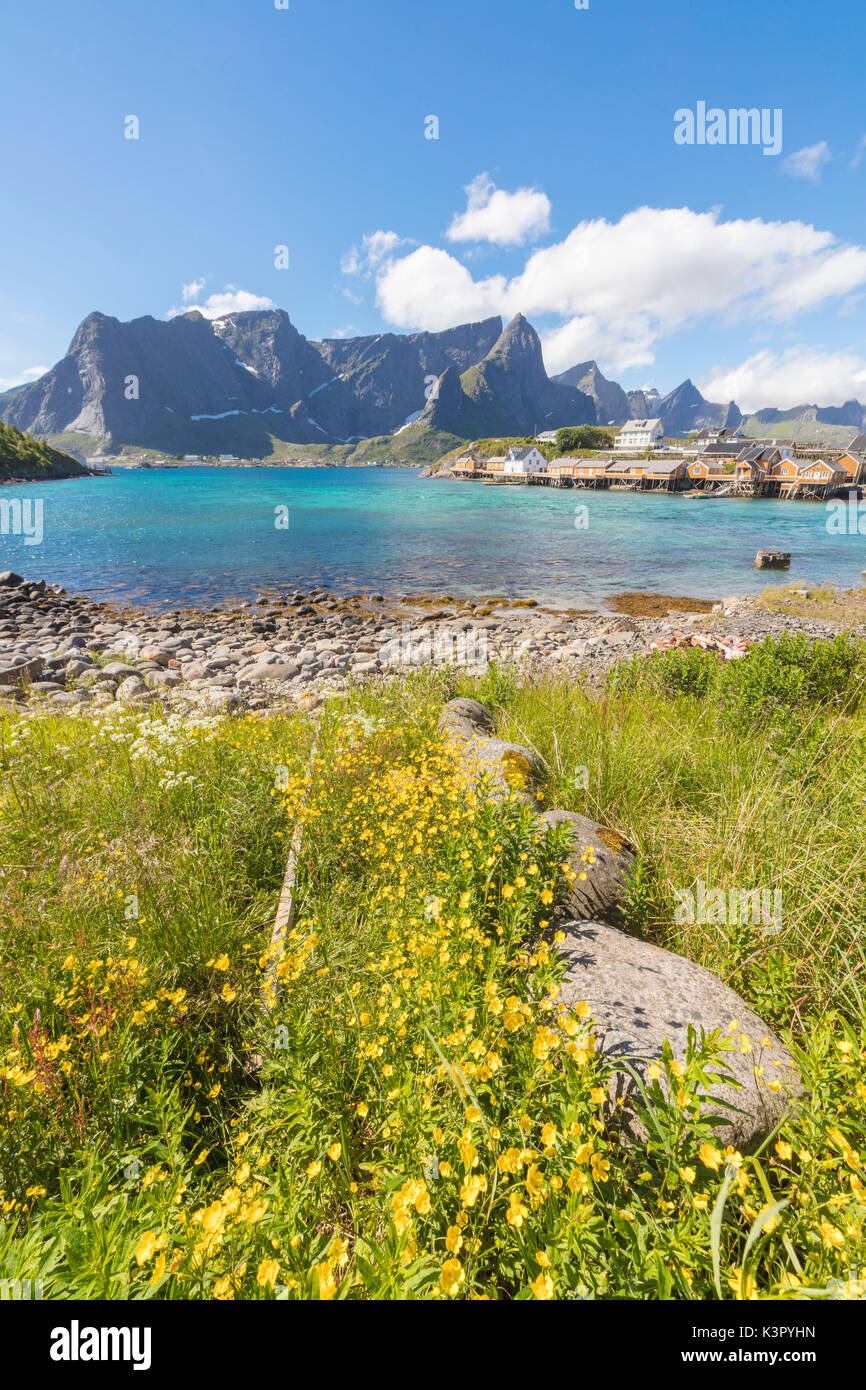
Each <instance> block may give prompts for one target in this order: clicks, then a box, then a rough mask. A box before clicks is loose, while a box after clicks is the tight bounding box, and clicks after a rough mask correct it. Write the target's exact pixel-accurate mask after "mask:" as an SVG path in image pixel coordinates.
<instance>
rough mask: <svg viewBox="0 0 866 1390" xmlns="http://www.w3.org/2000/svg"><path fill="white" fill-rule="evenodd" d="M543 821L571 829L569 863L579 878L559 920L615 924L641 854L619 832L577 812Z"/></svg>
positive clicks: (550, 814)
mask: <svg viewBox="0 0 866 1390" xmlns="http://www.w3.org/2000/svg"><path fill="white" fill-rule="evenodd" d="M540 820H541V821H542V822H543V823H544V824H545V825H548V826H553V825H561V824H563V822H565V823H567V824H568V825H570V827H571V848H570V850H569V853H568V862H569V864H570V865H571V867H572V869H573V870H574V872H575V873H576V874H577V878H576V879H575V881H574V883H573V884H572V885H571V888H570V889H569V891H568V895H567V897H566V898H565V899H564V901H563V902H562V904H561V906H560V907H558V908H557V916H563V915H564V916H566V917H569V918H576V919H578V920H581V919H582V918H593V917H600V918H602V919H603V920H609V919H610V918H614V920H615V919H616V918H617V917H618V916H619V913H620V910H621V908H622V905H623V902H624V901H625V898H626V895H627V893H628V885H629V878H630V877H631V874H632V872H633V870H634V865H635V856H636V853H637V852H636V850H635V848H634V845H632V844H631V843H630V842H629V841H628V840H627V839H626V838H625V836H624V835H621V834H620V833H619V831H618V830H611V829H610V828H609V827H608V826H604V825H598V824H597V822H596V821H593V820H589V819H588V818H587V817H586V816H579V815H577V813H576V812H574V811H545V812H544V814H543V815H542V816H541V817H540ZM590 860H591V861H592V862H589V861H590ZM581 874H583V875H584V877H583V878H581Z"/></svg>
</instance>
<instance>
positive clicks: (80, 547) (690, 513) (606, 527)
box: [0, 468, 866, 606]
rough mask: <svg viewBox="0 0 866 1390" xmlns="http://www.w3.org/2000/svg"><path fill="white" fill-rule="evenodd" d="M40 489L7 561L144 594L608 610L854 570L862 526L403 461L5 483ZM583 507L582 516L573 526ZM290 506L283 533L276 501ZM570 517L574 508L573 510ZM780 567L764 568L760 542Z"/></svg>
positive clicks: (87, 585) (742, 505)
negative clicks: (452, 473) (385, 598)
mask: <svg viewBox="0 0 866 1390" xmlns="http://www.w3.org/2000/svg"><path fill="white" fill-rule="evenodd" d="M13 496H14V497H20V498H24V497H31V498H37V497H40V498H42V500H43V514H44V523H43V528H44V535H43V540H42V543H41V544H40V545H25V544H24V539H23V537H21V536H14V535H10V534H5V535H4V534H0V569H15V570H18V571H19V572H20V573H22V574H24V575H26V576H27V577H28V578H43V577H44V578H45V579H47V580H48V581H49V582H50V583H59V584H63V585H64V586H65V587H66V588H67V589H70V590H76V591H79V592H84V593H89V594H93V595H99V596H103V597H112V598H117V599H120V598H122V599H124V600H126V601H129V602H133V603H141V604H148V605H156V604H163V605H166V606H168V605H175V604H178V603H194V604H197V605H198V604H203V603H211V602H219V601H225V600H237V599H252V598H254V597H255V595H256V593H257V592H258V590H259V589H260V588H261V587H263V586H267V587H270V586H282V587H291V588H295V587H298V588H304V587H310V586H312V585H316V584H321V585H326V586H328V587H331V588H333V589H334V591H335V592H341V593H345V592H354V591H357V590H363V589H371V590H374V591H375V590H381V591H391V592H405V593H413V592H415V593H422V592H423V593H429V592H436V593H449V592H452V593H462V594H469V595H483V594H491V593H494V594H507V595H509V596H511V597H514V598H537V599H540V600H543V601H545V602H548V603H553V604H558V605H565V606H583V605H586V606H604V604H605V602H606V601H608V600H609V599H610V598H611V596H612V595H614V594H616V593H619V592H622V591H623V590H633V589H639V590H649V591H654V592H660V593H668V594H680V595H682V594H686V595H691V596H694V597H707V598H721V597H724V596H726V595H728V594H738V593H749V592H754V591H755V590H756V589H757V588H761V587H763V586H764V585H765V584H772V583H788V582H791V581H796V580H801V581H802V582H803V583H805V584H812V585H814V584H816V583H819V582H821V581H826V582H829V583H833V584H836V585H844V586H846V587H852V586H856V585H859V584H861V583H862V580H861V578H860V572H861V569H863V568H864V567H866V537H862V536H857V535H854V536H847V535H846V536H833V535H830V534H828V531H827V527H826V521H827V512H826V509H825V507H824V506H823V505H821V504H818V503H806V502H780V501H778V500H769V499H761V500H753V501H749V500H733V499H726V498H722V499H720V500H718V501H713V502H692V501H688V500H686V499H684V498H682V497H678V496H667V495H664V494H639V493H638V494H635V493H616V492H584V491H581V492H578V491H574V490H559V489H552V488H540V487H533V488H525V487H524V488H513V489H512V488H505V487H484V486H483V485H481V484H480V483H465V482H446V481H435V480H433V479H425V478H420V477H418V475H417V473H416V472H415V471H414V470H408V469H405V470H404V469H365V468H335V469H321V468H285V469H275V468H255V469H246V468H238V469H207V468H190V469H183V470H177V471H174V470H170V471H165V472H162V471H156V470H154V471H131V472H121V473H118V474H117V475H116V476H114V477H110V478H92V479H78V480H70V481H68V482H57V483H48V484H35V483H34V484H29V485H28V486H26V487H16V488H3V489H0V498H9V497H13ZM582 506H585V507H588V509H589V517H588V520H589V525H588V529H581V528H578V527H576V526H575V520H576V513H575V508H577V507H582ZM278 507H280V508H283V507H287V508H288V512H289V526H288V529H285V530H283V529H277V527H276V525H275V520H276V513H275V509H276V508H278ZM577 519H579V517H578V518H577ZM768 548H773V549H780V550H790V551H791V552H792V553H793V556H794V561H793V565H792V568H791V572H790V575H776V576H774V575H772V574H762V575H760V576H759V575H757V574H756V571H755V569H754V568H753V565H754V559H755V552H756V551H757V550H759V549H768Z"/></svg>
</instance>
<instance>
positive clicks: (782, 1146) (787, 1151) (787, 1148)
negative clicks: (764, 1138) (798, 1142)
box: [776, 1139, 794, 1163]
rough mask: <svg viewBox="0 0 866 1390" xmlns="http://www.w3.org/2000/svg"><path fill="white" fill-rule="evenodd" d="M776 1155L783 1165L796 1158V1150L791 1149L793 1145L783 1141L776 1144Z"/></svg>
mask: <svg viewBox="0 0 866 1390" xmlns="http://www.w3.org/2000/svg"><path fill="white" fill-rule="evenodd" d="M776 1153H777V1154H778V1155H779V1157H780V1158H781V1160H782V1162H783V1163H787V1162H788V1161H789V1160H790V1159H791V1158H793V1156H794V1150H793V1149H792V1148H791V1145H790V1144H786V1143H785V1142H784V1141H783V1140H782V1139H780V1140H779V1141H778V1143H777V1144H776Z"/></svg>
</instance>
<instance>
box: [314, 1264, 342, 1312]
mask: <svg viewBox="0 0 866 1390" xmlns="http://www.w3.org/2000/svg"><path fill="white" fill-rule="evenodd" d="M315 1271H316V1274H317V1275H318V1276H319V1298H320V1299H321V1300H322V1302H323V1303H327V1301H328V1299H329V1298H333V1297H334V1294H335V1293H336V1292H337V1281H336V1279H335V1278H334V1270H333V1267H332V1266H331V1264H330V1262H329V1261H328V1260H323V1261H322V1263H321V1264H318V1265H316V1266H315Z"/></svg>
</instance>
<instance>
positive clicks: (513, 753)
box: [439, 700, 544, 804]
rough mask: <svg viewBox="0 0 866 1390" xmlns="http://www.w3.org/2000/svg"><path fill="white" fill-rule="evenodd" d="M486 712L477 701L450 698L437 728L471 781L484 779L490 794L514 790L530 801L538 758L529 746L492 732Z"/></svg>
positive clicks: (538, 775) (538, 769)
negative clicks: (507, 739)
mask: <svg viewBox="0 0 866 1390" xmlns="http://www.w3.org/2000/svg"><path fill="white" fill-rule="evenodd" d="M492 728H493V719H492V715H491V714H490V711H489V710H488V709H486V708H485V706H484V705H482V704H479V702H478V701H477V700H451V701H450V702H449V704H447V705H446V706H445V708H444V709H443V711H442V715H441V717H440V720H439V730H440V732H441V733H443V734H444V735H445V736H446V738H447V739H448V740H449V741H450V742H451V743H452V744H453V746H454V747H455V749H456V751H457V756H458V758H459V760H460V762H461V764H462V765H463V768H464V770H465V772H466V774H467V776H468V777H469V779H470V780H471V781H473V782H480V781H481V780H482V779H484V780H485V781H486V783H487V787H488V791H489V793H490V795H492V796H496V797H499V796H507V795H510V794H511V793H514V794H515V795H516V796H517V797H518V798H519V799H520V800H522V801H525V802H527V803H528V804H531V803H532V802H533V801H534V797H533V795H532V789H533V788H534V786H535V785H536V784H537V782H538V781H539V779H540V778H541V777H542V775H543V772H544V768H543V765H542V763H541V760H540V758H539V757H538V755H537V754H536V753H534V752H533V751H532V749H530V748H524V747H523V745H522V744H519V743H509V742H507V741H506V740H504V739H501V738H496V737H495V736H494V735H493V733H492Z"/></svg>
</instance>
